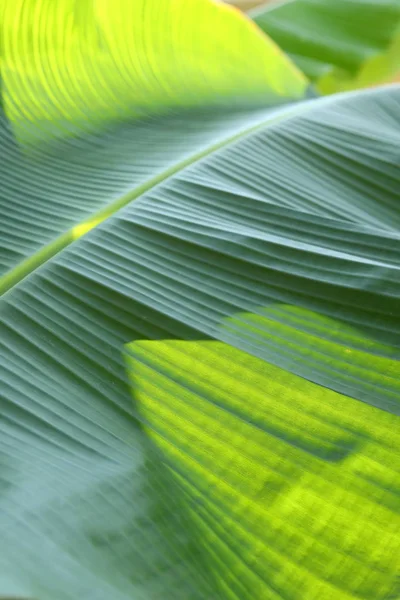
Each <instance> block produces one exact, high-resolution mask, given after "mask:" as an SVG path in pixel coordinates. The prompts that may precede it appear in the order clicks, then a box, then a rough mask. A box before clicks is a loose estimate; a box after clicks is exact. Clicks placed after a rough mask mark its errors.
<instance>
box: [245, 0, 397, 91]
mask: <svg viewBox="0 0 400 600" xmlns="http://www.w3.org/2000/svg"><path fill="white" fill-rule="evenodd" d="M253 18H254V20H255V22H256V23H257V24H258V25H259V27H261V29H263V31H265V32H266V33H268V35H270V36H271V37H272V39H273V40H275V41H276V42H277V44H278V45H279V46H280V47H281V48H283V49H284V50H285V51H286V52H287V53H288V55H289V56H290V57H291V58H292V60H293V61H294V62H295V63H296V64H297V65H298V67H299V68H300V69H302V71H303V72H304V73H305V74H306V75H307V77H309V79H311V80H312V81H313V82H314V83H315V85H316V86H317V88H318V89H319V91H320V92H322V93H324V94H326V93H332V92H337V91H340V90H350V89H355V88H360V87H366V86H370V85H373V84H377V83H382V82H386V81H390V80H393V78H394V77H395V76H396V74H398V73H400V1H399V0H379V1H378V2H376V1H375V0H334V1H331V0H289V1H287V2H275V3H272V4H268V5H266V6H265V7H260V8H259V9H255V11H254V14H253Z"/></svg>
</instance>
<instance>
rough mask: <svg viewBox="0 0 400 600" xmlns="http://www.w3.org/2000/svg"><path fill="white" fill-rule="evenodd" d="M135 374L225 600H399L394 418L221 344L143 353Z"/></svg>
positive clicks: (398, 445) (150, 425)
mask: <svg viewBox="0 0 400 600" xmlns="http://www.w3.org/2000/svg"><path fill="white" fill-rule="evenodd" d="M250 316H251V315H249V318H250ZM127 366H128V370H129V373H130V376H131V380H132V386H133V393H134V401H135V403H136V404H137V406H138V410H139V411H140V413H141V415H142V418H143V420H144V422H145V424H146V429H147V431H148V434H149V437H150V438H151V439H152V440H153V441H154V443H155V445H156V446H157V447H159V448H160V449H161V450H162V452H163V457H164V461H165V464H166V466H167V468H168V469H169V470H170V472H171V473H172V474H173V478H172V479H173V481H174V485H175V489H176V490H177V494H178V493H180V494H181V495H182V496H183V497H184V498H185V511H186V513H187V515H188V517H189V521H191V524H192V528H193V531H194V532H195V533H194V534H193V535H194V536H195V537H196V539H199V540H201V543H202V550H203V553H204V556H205V558H206V559H208V569H209V573H210V575H211V574H212V575H213V576H214V579H215V581H216V582H217V587H218V589H219V590H220V592H221V593H222V594H224V596H225V597H226V598H241V599H243V600H245V599H249V600H250V599H251V598H258V599H260V600H264V599H277V598H294V599H295V598H296V599H297V598H299V599H300V598H326V599H327V600H328V599H332V600H333V599H337V600H344V599H346V600H349V599H350V598H374V599H375V600H378V599H379V600H383V599H384V598H389V597H396V595H397V594H398V593H400V587H399V580H398V575H399V572H400V559H399V557H400V535H399V533H398V532H399V528H400V502H399V493H400V471H399V468H400V430H399V427H398V420H397V418H396V417H394V416H393V415H390V414H388V413H386V412H384V411H379V410H377V409H372V408H371V407H369V406H367V405H362V404H360V403H359V402H356V401H354V400H352V399H350V398H348V397H346V396H341V395H339V394H337V393H335V392H332V391H330V390H327V389H325V388H323V387H321V386H317V385H315V384H313V383H310V382H307V381H305V380H304V379H302V378H300V377H297V376H295V375H292V374H290V373H288V372H287V371H284V370H282V369H279V368H276V367H273V366H271V365H269V364H268V363H267V362H265V361H262V360H260V359H258V358H254V357H252V356H250V355H249V354H248V353H245V352H242V351H240V350H237V349H235V348H232V347H231V346H228V345H226V344H222V343H220V342H212V341H206V342H182V341H159V342H155V341H137V342H134V343H132V344H130V345H129V346H128V348H127Z"/></svg>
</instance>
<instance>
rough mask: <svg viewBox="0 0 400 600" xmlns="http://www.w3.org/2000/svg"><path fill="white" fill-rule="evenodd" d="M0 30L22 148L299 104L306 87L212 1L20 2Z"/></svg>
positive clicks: (247, 24)
mask: <svg viewBox="0 0 400 600" xmlns="http://www.w3.org/2000/svg"><path fill="white" fill-rule="evenodd" d="M1 27H2V31H0V34H3V38H4V40H3V41H4V51H3V57H2V78H3V81H4V86H5V104H6V112H7V114H8V116H9V118H10V119H11V121H12V123H13V125H14V128H15V130H16V132H17V137H18V139H21V140H24V141H26V140H27V139H30V138H31V137H33V138H34V139H37V138H40V139H43V138H46V137H49V136H53V135H55V134H56V133H58V134H60V133H62V134H63V135H69V134H70V133H71V131H76V129H77V128H78V129H88V128H89V129H93V128H94V127H95V126H98V125H99V124H102V123H105V122H108V121H111V120H112V121H119V120H123V119H126V118H127V117H129V118H132V117H140V116H148V115H149V114H155V113H160V112H165V111H166V110H168V109H170V108H171V107H189V106H199V105H200V106H202V107H204V106H207V105H210V104H222V105H225V104H232V102H234V103H238V102H239V103H240V102H241V101H242V102H243V101H244V100H246V101H247V102H262V103H263V104H264V105H265V104H268V103H269V104H270V103H271V102H272V103H276V102H281V101H283V100H290V99H292V100H293V99H296V98H300V97H302V96H303V94H304V90H305V88H306V85H307V81H306V79H305V77H304V76H303V75H302V74H301V73H300V71H298V70H297V69H296V67H295V66H294V65H293V64H292V63H291V62H290V60H289V59H288V58H287V57H286V55H285V54H284V53H283V52H281V51H280V50H279V48H278V47H277V46H276V45H275V43H274V42H272V41H271V40H269V39H268V38H267V37H266V36H265V35H264V34H263V33H262V32H261V30H259V29H258V28H257V27H256V26H255V25H254V24H253V23H252V22H251V21H250V20H249V19H247V18H245V17H244V16H243V15H242V14H241V13H240V12H239V11H237V10H236V9H234V8H232V7H230V6H227V5H225V4H222V3H218V2H214V1H212V0H191V2H190V10H188V5H187V0H135V1H134V2H132V1H131V0H115V1H114V2H110V1H109V0H97V1H96V2H95V3H94V2H92V1H91V0H79V2H77V1H76V0H57V2H53V1H49V0H15V2H7V3H6V4H5V7H4V16H3V21H2V25H1ZM243 47H246V53H242V48H243Z"/></svg>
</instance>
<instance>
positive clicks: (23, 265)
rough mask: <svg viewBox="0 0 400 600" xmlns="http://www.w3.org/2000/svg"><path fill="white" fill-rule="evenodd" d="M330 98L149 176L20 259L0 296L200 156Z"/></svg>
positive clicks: (274, 117)
mask: <svg viewBox="0 0 400 600" xmlns="http://www.w3.org/2000/svg"><path fill="white" fill-rule="evenodd" d="M327 100H329V99H328V98H320V99H312V100H308V101H307V100H304V101H300V102H299V103H297V104H296V105H293V104H291V105H290V106H289V107H281V108H280V109H279V108H277V113H275V112H274V113H272V114H271V115H270V116H269V117H267V118H263V119H262V121H261V122H259V123H256V124H252V125H251V126H248V127H244V128H243V129H241V130H240V131H238V132H237V133H235V134H233V135H228V136H227V137H226V138H224V139H222V140H220V141H218V142H217V143H215V144H210V145H209V146H207V147H206V148H204V149H202V150H200V151H199V152H195V153H194V154H192V155H190V156H188V157H187V158H185V159H183V160H181V161H178V162H177V163H176V164H174V165H172V166H170V167H168V168H166V169H164V170H163V171H161V172H160V173H158V174H157V175H155V176H153V177H150V178H149V179H148V180H147V181H146V182H145V183H142V184H140V185H138V186H136V187H135V188H134V189H132V190H130V191H129V192H128V193H126V194H124V195H123V196H120V197H119V198H117V199H116V200H114V201H113V202H112V203H110V204H109V205H108V206H107V207H105V208H102V209H100V210H99V211H97V212H96V213H93V214H92V215H91V216H90V217H89V218H87V219H85V220H84V221H82V222H80V223H77V224H76V225H74V226H73V227H72V228H70V229H68V231H66V232H64V233H62V234H61V235H59V236H58V237H57V238H55V239H54V240H53V241H51V242H50V243H48V244H46V245H45V246H43V247H42V248H40V249H39V250H37V251H36V252H34V253H33V254H32V255H31V256H29V257H28V258H26V259H24V260H23V261H21V262H20V263H19V264H18V265H17V266H16V267H14V268H13V269H11V270H10V271H8V272H7V273H6V274H5V275H3V276H2V277H0V297H1V296H4V295H5V294H7V293H8V292H10V291H11V290H13V289H14V288H15V287H16V286H17V285H18V284H19V283H20V282H21V281H22V280H24V279H25V278H26V277H28V276H30V275H31V274H33V273H34V272H35V271H37V270H38V269H39V268H40V267H42V266H43V265H44V264H46V263H47V262H48V261H50V260H51V259H52V258H54V257H55V256H56V255H57V254H58V253H59V252H61V251H62V250H64V249H65V248H67V247H68V246H70V245H71V244H73V243H74V242H76V241H78V240H80V239H81V238H82V237H83V236H84V235H86V234H87V233H89V232H90V231H91V230H92V229H95V228H96V227H98V226H99V225H101V224H102V223H104V222H105V221H106V220H107V219H109V218H110V217H112V216H113V215H115V214H116V213H117V212H118V211H120V210H121V209H123V208H125V207H126V206H127V205H128V204H130V203H131V202H132V201H134V200H136V199H137V198H139V197H141V196H142V195H143V194H145V193H146V192H148V191H150V190H152V189H153V188H155V187H156V186H158V185H159V184H161V183H163V182H165V181H166V180H167V179H169V178H170V177H172V176H173V175H175V174H176V173H179V172H180V171H182V170H184V169H185V168H186V167H189V166H192V165H193V164H195V163H197V162H199V161H200V160H201V159H203V158H205V157H208V156H210V155H211V154H213V153H214V152H217V151H218V150H220V149H221V148H224V147H225V146H228V145H229V144H232V143H235V142H236V141H238V140H240V139H243V138H245V137H246V136H248V135H251V134H253V133H254V132H256V131H259V130H260V129H263V128H264V127H265V126H267V125H270V124H276V123H278V122H280V121H282V120H285V119H287V118H289V117H291V116H293V115H295V114H298V113H299V112H304V111H305V110H307V109H308V108H309V106H310V105H312V104H314V103H316V102H321V101H322V102H324V101H327ZM77 229H81V230H82V232H81V233H80V234H77Z"/></svg>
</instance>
